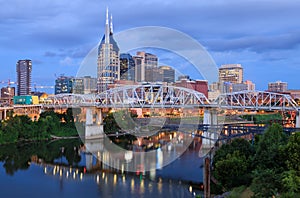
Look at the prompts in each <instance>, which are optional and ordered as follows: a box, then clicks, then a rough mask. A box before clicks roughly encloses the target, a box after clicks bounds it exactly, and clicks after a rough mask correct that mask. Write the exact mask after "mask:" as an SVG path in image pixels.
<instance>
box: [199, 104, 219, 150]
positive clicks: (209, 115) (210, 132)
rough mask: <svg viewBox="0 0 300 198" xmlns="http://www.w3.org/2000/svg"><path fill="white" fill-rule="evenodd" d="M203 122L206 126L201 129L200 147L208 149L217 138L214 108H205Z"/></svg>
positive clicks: (216, 121) (216, 116)
mask: <svg viewBox="0 0 300 198" xmlns="http://www.w3.org/2000/svg"><path fill="white" fill-rule="evenodd" d="M203 124H204V125H206V126H207V128H206V129H205V130H204V131H203V136H204V137H205V138H203V139H202V148H203V149H208V150H210V149H211V148H212V147H213V146H214V144H215V142H216V141H215V140H216V139H217V138H218V126H217V125H218V112H217V110H215V109H205V110H204V117H203Z"/></svg>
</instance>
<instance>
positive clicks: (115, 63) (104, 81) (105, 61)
mask: <svg viewBox="0 0 300 198" xmlns="http://www.w3.org/2000/svg"><path fill="white" fill-rule="evenodd" d="M115 80H120V49H119V47H118V45H117V42H116V41H115V40H114V38H113V22H112V15H111V16H110V20H109V13H108V9H106V23H105V33H104V35H103V37H102V40H101V42H100V44H99V47H98V60H97V90H98V92H99V93H100V92H103V91H106V90H107V89H108V87H109V84H113V83H114V81H115Z"/></svg>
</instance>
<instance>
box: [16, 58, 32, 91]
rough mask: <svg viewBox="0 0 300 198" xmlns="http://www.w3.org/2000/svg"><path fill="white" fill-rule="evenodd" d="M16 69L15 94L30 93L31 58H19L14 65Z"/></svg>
mask: <svg viewBox="0 0 300 198" xmlns="http://www.w3.org/2000/svg"><path fill="white" fill-rule="evenodd" d="M16 70H17V83H18V88H17V95H18V96H23V95H30V93H31V72H32V62H31V60H19V61H18V62H17V65H16Z"/></svg>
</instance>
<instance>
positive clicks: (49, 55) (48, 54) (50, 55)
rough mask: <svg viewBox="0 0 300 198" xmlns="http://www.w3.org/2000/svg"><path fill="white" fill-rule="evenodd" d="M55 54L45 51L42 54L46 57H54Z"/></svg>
mask: <svg viewBox="0 0 300 198" xmlns="http://www.w3.org/2000/svg"><path fill="white" fill-rule="evenodd" d="M56 55H57V54H56V53H55V52H48V51H47V52H45V54H44V56H46V57H55V56H56Z"/></svg>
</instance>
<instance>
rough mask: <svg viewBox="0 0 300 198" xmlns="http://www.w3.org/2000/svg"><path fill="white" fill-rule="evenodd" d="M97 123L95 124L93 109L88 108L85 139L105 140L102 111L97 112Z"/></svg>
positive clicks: (97, 110)
mask: <svg viewBox="0 0 300 198" xmlns="http://www.w3.org/2000/svg"><path fill="white" fill-rule="evenodd" d="M95 114H96V123H94V109H93V107H87V108H86V124H85V139H96V138H103V136H104V129H103V117H102V111H101V109H96V110H95Z"/></svg>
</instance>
